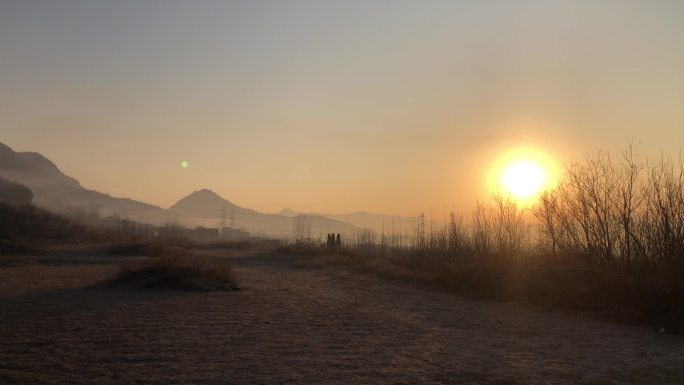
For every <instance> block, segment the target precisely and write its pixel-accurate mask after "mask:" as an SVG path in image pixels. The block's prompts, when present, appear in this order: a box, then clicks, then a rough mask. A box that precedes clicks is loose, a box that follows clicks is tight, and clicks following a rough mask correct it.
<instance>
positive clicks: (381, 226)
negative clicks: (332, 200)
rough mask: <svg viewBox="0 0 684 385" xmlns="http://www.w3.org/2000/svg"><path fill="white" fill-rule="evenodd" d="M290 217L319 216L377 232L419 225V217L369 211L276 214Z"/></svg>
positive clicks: (402, 229) (405, 229) (387, 231)
mask: <svg viewBox="0 0 684 385" xmlns="http://www.w3.org/2000/svg"><path fill="white" fill-rule="evenodd" d="M276 214H277V215H283V216H288V217H294V216H297V215H318V216H322V217H325V218H329V219H334V220H337V221H342V222H346V223H349V224H352V225H354V226H356V227H358V228H366V229H371V230H374V231H377V232H382V231H384V232H385V233H389V232H404V231H408V230H409V229H410V228H412V227H414V226H416V225H417V223H418V219H417V217H407V216H398V215H386V214H373V213H369V212H367V211H355V212H353V213H349V214H326V213H317V212H308V213H304V212H298V211H294V210H291V209H289V208H285V209H282V210H280V211H278V212H277V213H276Z"/></svg>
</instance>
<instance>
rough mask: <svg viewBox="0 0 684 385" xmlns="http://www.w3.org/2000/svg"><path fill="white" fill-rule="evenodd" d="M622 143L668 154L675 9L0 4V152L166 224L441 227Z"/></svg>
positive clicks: (675, 79) (655, 4) (659, 4)
mask: <svg viewBox="0 0 684 385" xmlns="http://www.w3.org/2000/svg"><path fill="white" fill-rule="evenodd" d="M627 137H630V138H633V139H634V140H635V141H636V142H640V143H641V147H640V149H641V152H642V153H649V152H655V151H659V150H660V149H663V150H664V151H666V152H676V151H678V150H679V149H680V148H681V146H682V145H683V144H684V2H683V1H679V0H672V1H666V0H661V1H658V0H652V1H646V0H642V1H627V0H616V1H608V0H605V1H602V0H598V1H597V0H591V1H551V0H544V1H512V0H505V1H504V0H502V1H488V0H480V1H475V0H472V1H455V0H454V1H426V0H421V1H397V0H385V1H347V0H345V1H334V2H333V1H320V0H317V1H272V2H271V1H254V0H250V1H244V2H242V1H239V2H238V1H170V0H165V1H149V0H134V1H122V0H117V1H93V0H87V1H56V0H46V1H29V0H17V1H8V0H1V1H0V142H4V143H6V144H8V145H9V146H11V147H13V148H15V149H16V150H31V151H38V152H41V153H43V154H44V155H46V156H47V157H49V158H50V159H52V160H53V161H55V162H56V163H57V164H58V165H59V166H60V167H61V168H62V170H63V171H64V172H65V173H67V174H69V175H71V176H73V177H75V178H77V179H79V180H80V181H81V182H82V184H83V185H84V186H86V187H89V188H93V189H97V190H100V191H103V192H108V193H110V194H112V195H118V196H127V197H131V198H135V199H140V200H143V201H147V202H151V203H155V204H159V205H162V206H168V205H170V204H172V203H173V202H174V201H176V200H177V199H179V198H181V197H182V196H184V195H187V194H188V193H190V192H192V191H194V190H197V189H200V188H210V189H213V190H215V191H216V192H218V193H220V194H221V195H223V196H225V197H226V198H228V199H229V200H232V201H233V202H235V203H238V204H240V205H243V206H247V207H251V208H255V209H258V210H261V211H277V210H279V209H281V208H283V207H291V208H292V209H295V210H306V211H309V210H316V211H327V212H346V211H354V210H368V211H378V212H387V213H397V214H414V213H416V212H418V211H426V212H435V213H442V212H443V210H449V209H451V208H452V207H456V208H460V207H466V206H469V205H470V204H471V203H473V202H474V200H475V199H477V198H483V197H484V198H486V195H487V194H488V193H487V191H486V188H487V187H486V184H485V182H484V180H485V177H484V175H485V174H486V173H487V170H488V169H489V168H490V167H491V164H492V162H494V161H495V159H496V158H497V157H498V156H499V155H500V154H501V153H503V152H505V151H507V150H510V149H512V148H517V147H519V146H526V147H532V148H536V149H538V150H541V151H544V152H546V153H547V154H549V155H550V156H552V157H553V158H554V159H556V160H557V161H558V162H559V163H562V162H564V161H566V160H568V159H577V158H579V157H581V156H582V154H583V153H585V152H586V151H588V150H595V149H606V150H620V149H622V148H623V147H624V146H625V143H626V138H627ZM182 161H188V162H189V167H188V168H185V169H184V168H181V162H182Z"/></svg>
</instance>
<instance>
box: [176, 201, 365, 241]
mask: <svg viewBox="0 0 684 385" xmlns="http://www.w3.org/2000/svg"><path fill="white" fill-rule="evenodd" d="M169 211H171V212H173V213H175V214H178V215H179V216H181V217H183V218H194V221H195V223H201V222H202V221H204V222H205V223H207V222H208V224H211V223H212V222H213V224H214V225H217V224H218V223H220V222H221V220H222V218H223V219H225V222H226V224H228V225H230V224H231V222H234V224H235V227H238V228H245V229H247V230H248V231H250V232H252V233H255V234H264V235H271V236H279V237H288V236H291V235H292V231H293V221H294V220H293V218H294V217H295V216H296V215H293V216H285V215H278V214H265V213H260V212H258V211H256V210H252V209H248V208H244V207H240V206H238V205H236V204H234V203H232V202H230V201H228V200H226V199H224V198H222V197H221V196H219V195H218V194H216V193H215V192H213V191H211V190H207V189H203V190H199V191H195V192H193V193H192V194H190V195H188V196H186V197H185V198H182V199H181V200H179V201H178V202H176V204H175V205H173V206H171V207H170V208H169ZM307 216H308V217H309V218H310V220H311V236H312V238H314V239H318V238H320V237H323V238H324V235H325V234H327V233H330V232H334V233H343V234H350V233H352V232H353V231H354V230H356V227H355V226H353V225H351V224H349V223H345V222H342V221H339V220H335V219H331V218H326V217H324V216H321V215H316V214H313V215H309V214H307Z"/></svg>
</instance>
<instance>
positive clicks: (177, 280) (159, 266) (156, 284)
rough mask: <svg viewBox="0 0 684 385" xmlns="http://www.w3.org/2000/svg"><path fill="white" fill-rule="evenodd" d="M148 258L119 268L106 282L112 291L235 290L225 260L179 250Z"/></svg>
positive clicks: (155, 253) (161, 251)
mask: <svg viewBox="0 0 684 385" xmlns="http://www.w3.org/2000/svg"><path fill="white" fill-rule="evenodd" d="M150 254H151V255H150V258H149V259H147V260H145V261H140V262H138V263H134V264H129V265H126V266H123V267H122V268H121V271H120V272H119V274H118V275H117V276H116V277H114V279H112V280H111V281H109V282H108V284H109V285H110V286H114V287H128V288H144V289H171V290H183V291H233V290H239V286H238V285H237V284H236V282H235V277H234V275H233V269H232V266H231V264H230V262H229V261H228V260H226V259H225V258H210V257H206V256H199V255H195V254H193V253H191V252H190V251H188V250H187V249H183V248H173V247H168V248H156V249H153V250H151V253H150Z"/></svg>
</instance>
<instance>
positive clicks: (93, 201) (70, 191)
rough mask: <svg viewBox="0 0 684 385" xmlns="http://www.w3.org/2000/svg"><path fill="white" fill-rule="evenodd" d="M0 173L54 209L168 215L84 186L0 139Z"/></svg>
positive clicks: (143, 217)
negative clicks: (24, 187) (0, 141)
mask: <svg viewBox="0 0 684 385" xmlns="http://www.w3.org/2000/svg"><path fill="white" fill-rule="evenodd" d="M0 176H1V177H4V178H6V179H9V180H11V181H14V182H16V183H19V184H22V185H24V186H26V187H28V188H30V189H31V191H32V192H33V195H34V200H33V201H34V204H36V205H37V206H41V207H43V208H46V209H48V210H51V211H54V212H57V213H62V214H68V213H69V211H73V210H78V209H82V210H97V211H98V212H100V213H101V214H103V215H112V214H118V215H121V216H125V217H130V218H131V219H134V220H139V221H144V222H148V223H163V222H165V221H167V220H168V216H169V213H168V212H167V211H166V210H164V209H162V208H160V207H157V206H153V205H150V204H147V203H143V202H139V201H135V200H132V199H128V198H116V197H112V196H110V195H108V194H104V193H101V192H98V191H95V190H90V189H87V188H84V187H83V186H81V184H80V183H79V182H78V181H77V180H76V179H74V178H72V177H69V176H67V175H65V174H64V173H63V172H62V171H61V170H60V169H59V168H58V167H57V166H56V165H55V164H54V163H52V162H51V161H50V160H49V159H47V158H46V157H44V156H43V155H41V154H39V153H36V152H16V151H14V150H12V148H10V147H9V146H7V145H4V144H2V143H0Z"/></svg>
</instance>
